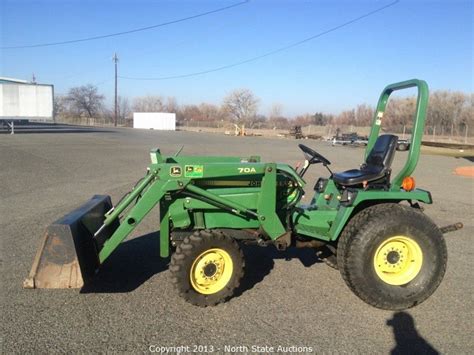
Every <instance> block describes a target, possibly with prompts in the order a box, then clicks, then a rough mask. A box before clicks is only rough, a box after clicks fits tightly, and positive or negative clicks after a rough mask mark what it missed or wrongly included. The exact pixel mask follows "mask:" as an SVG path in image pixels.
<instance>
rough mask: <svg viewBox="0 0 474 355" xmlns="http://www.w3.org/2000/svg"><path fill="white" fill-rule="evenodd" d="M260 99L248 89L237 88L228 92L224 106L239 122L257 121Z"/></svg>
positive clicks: (250, 122)
mask: <svg viewBox="0 0 474 355" xmlns="http://www.w3.org/2000/svg"><path fill="white" fill-rule="evenodd" d="M258 103H259V99H258V98H257V97H255V95H254V94H253V93H252V91H250V90H248V89H237V90H234V91H232V92H231V93H230V94H228V95H227V96H226V97H225V98H224V101H223V103H222V107H223V109H224V110H225V112H227V113H228V114H229V115H230V116H231V117H232V119H233V120H234V121H235V122H237V123H249V124H250V126H252V125H253V123H254V122H255V116H256V114H257V109H258Z"/></svg>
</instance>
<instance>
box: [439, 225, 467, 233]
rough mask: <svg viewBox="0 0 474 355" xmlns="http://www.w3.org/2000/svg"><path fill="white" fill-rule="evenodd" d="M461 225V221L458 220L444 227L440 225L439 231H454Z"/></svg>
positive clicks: (461, 226)
mask: <svg viewBox="0 0 474 355" xmlns="http://www.w3.org/2000/svg"><path fill="white" fill-rule="evenodd" d="M463 227H464V225H463V224H462V223H461V222H458V223H454V224H450V225H447V226H444V227H440V228H439V230H440V231H441V233H443V234H446V233H449V232H455V231H457V230H459V229H461V228H463Z"/></svg>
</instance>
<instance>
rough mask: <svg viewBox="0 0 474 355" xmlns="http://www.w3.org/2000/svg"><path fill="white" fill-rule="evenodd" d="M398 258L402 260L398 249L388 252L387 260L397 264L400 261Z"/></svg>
mask: <svg viewBox="0 0 474 355" xmlns="http://www.w3.org/2000/svg"><path fill="white" fill-rule="evenodd" d="M398 260H400V254H399V253H398V251H394V250H392V251H389V252H388V254H387V261H388V262H389V263H390V264H396V263H397V262H398Z"/></svg>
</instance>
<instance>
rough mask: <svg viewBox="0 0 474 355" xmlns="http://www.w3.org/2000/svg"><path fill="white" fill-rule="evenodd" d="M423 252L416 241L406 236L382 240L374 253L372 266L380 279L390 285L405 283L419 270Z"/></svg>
mask: <svg viewBox="0 0 474 355" xmlns="http://www.w3.org/2000/svg"><path fill="white" fill-rule="evenodd" d="M422 264H423V253H422V251H421V248H420V246H419V245H418V243H417V242H416V241H415V240H413V239H412V238H409V237H407V236H396V237H391V238H388V239H386V240H385V241H383V242H382V243H381V244H380V245H379V247H378V248H377V250H376V252H375V254H374V268H375V272H376V274H377V275H378V276H379V277H380V279H381V280H382V281H384V282H385V283H388V284H390V285H405V284H407V283H408V282H410V281H412V280H413V279H414V278H415V277H416V276H417V275H418V273H419V272H420V270H421V266H422Z"/></svg>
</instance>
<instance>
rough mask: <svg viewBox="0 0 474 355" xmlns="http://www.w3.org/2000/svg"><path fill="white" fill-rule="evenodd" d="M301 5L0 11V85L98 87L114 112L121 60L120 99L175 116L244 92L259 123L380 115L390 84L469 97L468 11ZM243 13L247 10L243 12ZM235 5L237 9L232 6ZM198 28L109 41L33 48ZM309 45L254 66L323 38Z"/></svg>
mask: <svg viewBox="0 0 474 355" xmlns="http://www.w3.org/2000/svg"><path fill="white" fill-rule="evenodd" d="M393 2H394V0H377V1H369V0H366V1H360V0H354V1H348V0H342V1H341V0H333V1H316V0H315V1H302V0H293V1H291V0H285V1H284V0H273V1H271V0H250V1H244V0H233V1H228V0H221V1H216V0H202V1H198V0H194V1H178V0H174V1H171V0H156V1H151V0H136V1H131V0H129V1H124V0H114V1H112V0H102V1H99V0H67V1H59V0H36V1H32V0H0V47H2V49H0V76H5V77H13V78H19V79H25V80H30V79H31V78H32V75H33V73H34V75H35V77H36V80H37V82H39V83H48V84H54V86H55V92H56V93H58V94H65V93H67V91H68V90H69V89H70V88H71V87H74V86H80V85H85V84H93V85H97V86H98V88H99V91H100V92H101V93H102V94H104V95H105V96H106V97H107V103H109V104H111V103H112V100H113V95H114V64H113V61H112V56H113V54H114V52H116V53H117V55H118V57H119V64H118V71H119V81H118V86H119V95H121V96H124V97H128V98H129V99H130V100H133V98H134V97H137V96H142V95H161V96H163V97H168V96H174V97H176V99H177V101H178V103H179V104H199V103H201V102H209V103H214V104H220V103H221V102H222V99H223V98H224V97H225V96H226V95H227V94H228V93H229V92H231V91H232V90H233V89H237V88H248V89H250V90H252V91H253V93H254V94H255V95H256V96H257V97H258V98H259V99H260V109H259V111H260V113H263V114H268V112H269V110H270V108H271V106H272V105H273V104H274V103H279V104H281V105H282V107H283V114H285V115H289V116H293V115H298V114H303V113H306V112H311V113H314V112H325V113H339V112H341V111H342V110H345V109H350V108H352V107H354V106H355V105H357V104H359V103H368V104H371V105H375V104H376V100H377V99H378V96H379V94H380V92H381V90H382V89H383V88H384V87H385V86H386V85H387V84H390V83H393V82H398V81H403V80H406V79H412V78H418V79H424V80H426V81H427V82H428V85H429V86H430V89H431V90H450V91H463V92H466V93H472V92H473V91H474V90H473V82H474V79H473V63H474V58H473V43H474V40H473V22H474V18H473V16H474V15H473V5H472V3H473V2H472V1H467V0H465V1H462V0H451V1H449V0H445V1H431V0H424V1H422V0H400V1H398V2H396V3H395V4H393V5H392V6H389V7H387V8H385V9H383V10H381V11H378V12H376V13H374V14H372V15H370V16H368V17H365V18H363V19H361V20H359V21H356V22H354V23H351V24H347V25H346V26H343V27H341V28H338V29H334V28H337V27H338V26H340V25H343V24H345V23H347V22H349V21H352V20H354V19H356V18H358V17H360V16H363V15H366V14H368V13H370V12H372V11H375V10H377V9H380V8H382V7H384V6H386V5H389V4H391V3H393ZM239 3H241V4H239ZM237 4H238V5H237ZM231 5H237V6H234V7H231V8H228V9H226V10H223V11H219V12H215V13H212V14H208V15H205V16H201V17H195V18H192V19H189V20H185V21H181V22H177V23H173V24H169V25H165V26H161V27H158V28H153V29H150V30H147V31H139V32H134V33H130V34H125V35H120V36H112V37H108V38H103V39H97V40H91V41H83V42H77V43H70V44H64V45H54V46H43V47H33V48H5V47H13V46H23V45H35V44H44V43H51V42H61V41H68V40H74V39H81V38H86V37H93V36H100V35H106V34H111V33H116V32H122V31H128V30H133V29H137V28H142V27H145V26H153V25H156V24H161V23H166V22H170V21H174V20H179V19H183V18H186V17H192V16H195V15H198V14H201V13H204V12H208V11H212V10H216V9H219V8H223V7H227V6H231ZM331 29H334V30H333V31H330V32H328V33H326V34H323V35H321V36H319V37H317V38H314V39H313V40H308V41H306V42H304V43H302V44H300V45H296V46H293V47H291V48H288V49H286V50H282V51H279V52H276V53H274V54H271V55H268V56H265V57H263V58H260V59H257V60H253V61H249V62H247V63H244V64H242V65H237V66H233V67H230V68H227V69H224V70H217V71H214V72H211V73H207V74H202V75H194V76H190V77H185V78H174V79H167V80H131V79H125V78H122V77H129V78H130V77H142V78H143V77H145V78H162V77H169V76H176V75H178V76H179V75H185V74H190V73H196V72H201V71H207V70H211V69H215V68H220V67H222V66H226V65H230V64H234V63H238V62H242V61H245V60H247V59H249V58H255V57H258V56H261V55H264V54H266V53H269V52H273V51H275V50H278V49H280V48H284V47H287V46H289V45H291V44H293V43H296V42H299V41H301V40H303V39H305V38H309V37H312V36H315V35H318V34H321V33H324V32H326V31H328V30H331Z"/></svg>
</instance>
